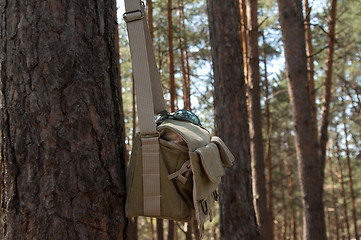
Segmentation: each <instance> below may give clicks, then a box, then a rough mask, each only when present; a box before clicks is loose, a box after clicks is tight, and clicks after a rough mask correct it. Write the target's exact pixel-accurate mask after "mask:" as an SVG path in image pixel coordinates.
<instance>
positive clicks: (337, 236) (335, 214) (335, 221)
mask: <svg viewBox="0 0 361 240" xmlns="http://www.w3.org/2000/svg"><path fill="white" fill-rule="evenodd" d="M329 163H330V181H331V191H332V192H331V196H332V207H333V209H334V212H333V218H334V223H335V224H334V230H335V235H336V240H339V239H340V234H339V223H338V213H337V210H338V207H337V199H336V194H335V186H334V182H333V167H332V159H331V158H329Z"/></svg>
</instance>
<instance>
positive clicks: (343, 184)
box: [335, 134, 351, 239]
mask: <svg viewBox="0 0 361 240" xmlns="http://www.w3.org/2000/svg"><path fill="white" fill-rule="evenodd" d="M338 140H339V138H338V134H337V136H336V141H335V144H336V151H337V166H338V182H339V183H340V186H341V196H342V199H343V213H344V218H345V224H346V232H347V239H350V237H351V234H350V224H349V221H348V214H347V199H346V193H345V183H344V181H343V173H342V166H341V156H340V147H339V144H338Z"/></svg>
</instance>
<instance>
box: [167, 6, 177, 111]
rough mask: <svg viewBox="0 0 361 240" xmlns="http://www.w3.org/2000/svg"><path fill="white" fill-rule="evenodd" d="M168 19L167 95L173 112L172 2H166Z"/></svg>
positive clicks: (174, 93) (174, 92)
mask: <svg viewBox="0 0 361 240" xmlns="http://www.w3.org/2000/svg"><path fill="white" fill-rule="evenodd" d="M167 19H168V64H169V94H170V104H169V105H170V111H171V112H174V111H175V95H176V91H175V81H174V53H173V20H172V0H167Z"/></svg>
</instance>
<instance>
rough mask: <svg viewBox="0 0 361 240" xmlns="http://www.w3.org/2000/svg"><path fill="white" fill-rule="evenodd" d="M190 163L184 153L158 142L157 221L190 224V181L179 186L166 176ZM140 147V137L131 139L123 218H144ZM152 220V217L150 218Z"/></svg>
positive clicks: (191, 204) (175, 181)
mask: <svg viewBox="0 0 361 240" xmlns="http://www.w3.org/2000/svg"><path fill="white" fill-rule="evenodd" d="M188 160H189V156H188V153H187V152H183V151H180V150H179V149H177V148H174V146H172V145H171V144H168V143H167V142H164V141H160V178H161V179H160V181H161V189H160V190H161V216H157V217H159V218H166V219H172V220H176V221H189V220H191V218H192V209H193V203H192V181H187V183H186V184H182V183H180V182H179V181H177V180H173V181H170V180H168V178H167V176H168V175H169V174H170V173H172V172H173V171H175V170H176V169H178V168H179V167H180V166H182V164H183V163H184V162H186V161H188ZM142 170H143V167H142V146H141V142H140V136H139V134H137V136H136V137H135V140H134V145H133V149H132V155H131V160H130V163H129V167H128V171H127V177H126V178H127V180H126V191H127V199H126V216H127V217H135V216H145V215H144V211H143V180H142ZM149 217H152V216H149Z"/></svg>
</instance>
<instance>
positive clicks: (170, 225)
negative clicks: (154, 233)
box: [168, 220, 175, 240]
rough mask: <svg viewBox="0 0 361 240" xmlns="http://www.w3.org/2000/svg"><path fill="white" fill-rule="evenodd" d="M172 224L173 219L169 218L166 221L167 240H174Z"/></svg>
mask: <svg viewBox="0 0 361 240" xmlns="http://www.w3.org/2000/svg"><path fill="white" fill-rule="evenodd" d="M174 226H175V224H174V221H173V220H169V221H168V240H174V235H175V231H174Z"/></svg>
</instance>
